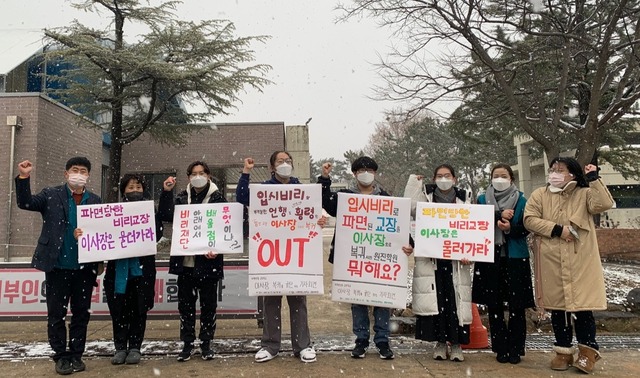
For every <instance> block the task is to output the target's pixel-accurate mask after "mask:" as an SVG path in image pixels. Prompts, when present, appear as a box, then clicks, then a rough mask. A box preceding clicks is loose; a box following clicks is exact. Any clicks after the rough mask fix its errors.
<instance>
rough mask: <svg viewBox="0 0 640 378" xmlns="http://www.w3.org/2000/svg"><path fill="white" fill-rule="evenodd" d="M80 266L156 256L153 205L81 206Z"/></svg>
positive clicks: (79, 210) (79, 207) (146, 203)
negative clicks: (82, 264)
mask: <svg viewBox="0 0 640 378" xmlns="http://www.w3.org/2000/svg"><path fill="white" fill-rule="evenodd" d="M78 228H81V229H82V232H83V234H82V236H81V237H80V238H79V239H78V262H80V263H86V262H94V261H105V260H115V259H121V258H126V257H136V256H146V255H155V254H156V222H155V217H154V210H153V201H135V202H123V203H107V204H101V205H83V206H78Z"/></svg>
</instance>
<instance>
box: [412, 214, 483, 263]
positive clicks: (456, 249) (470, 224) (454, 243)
mask: <svg viewBox="0 0 640 378" xmlns="http://www.w3.org/2000/svg"><path fill="white" fill-rule="evenodd" d="M493 239H494V207H493V206H487V205H470V204H445V203H434V202H418V205H417V209H416V230H415V244H416V245H415V254H416V256H421V257H435V258H438V259H446V260H462V259H468V260H470V261H485V262H493V251H494V240H493Z"/></svg>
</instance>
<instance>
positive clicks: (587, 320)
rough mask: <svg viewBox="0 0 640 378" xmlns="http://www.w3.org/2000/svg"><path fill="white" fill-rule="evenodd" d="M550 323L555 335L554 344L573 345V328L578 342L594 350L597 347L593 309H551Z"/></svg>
mask: <svg viewBox="0 0 640 378" xmlns="http://www.w3.org/2000/svg"><path fill="white" fill-rule="evenodd" d="M574 316H575V319H574ZM551 325H552V326H553V333H554V334H555V336H556V343H555V345H556V346H560V347H565V348H568V347H571V346H572V345H573V328H575V330H576V339H577V340H578V343H580V344H583V345H587V346H589V347H591V348H593V349H595V350H598V349H599V347H598V343H597V342H596V321H595V319H594V317H593V311H579V312H565V311H559V310H553V311H551Z"/></svg>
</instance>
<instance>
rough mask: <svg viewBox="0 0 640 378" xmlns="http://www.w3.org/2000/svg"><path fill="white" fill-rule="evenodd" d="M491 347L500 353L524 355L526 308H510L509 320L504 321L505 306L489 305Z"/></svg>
mask: <svg viewBox="0 0 640 378" xmlns="http://www.w3.org/2000/svg"><path fill="white" fill-rule="evenodd" d="M489 328H490V330H491V349H492V350H493V351H494V352H496V353H497V354H498V355H503V356H505V355H509V356H524V343H525V340H526V337H527V319H526V317H525V309H524V308H510V309H509V322H508V324H507V323H506V322H505V321H504V307H503V306H497V307H489Z"/></svg>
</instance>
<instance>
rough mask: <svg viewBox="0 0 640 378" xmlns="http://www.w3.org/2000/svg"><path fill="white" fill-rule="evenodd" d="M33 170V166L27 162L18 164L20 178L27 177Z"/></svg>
mask: <svg viewBox="0 0 640 378" xmlns="http://www.w3.org/2000/svg"><path fill="white" fill-rule="evenodd" d="M32 170H33V164H31V162H30V161H29V160H25V161H23V162H21V163H19V164H18V171H19V172H20V176H21V177H29V175H30V174H31V171H32Z"/></svg>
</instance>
